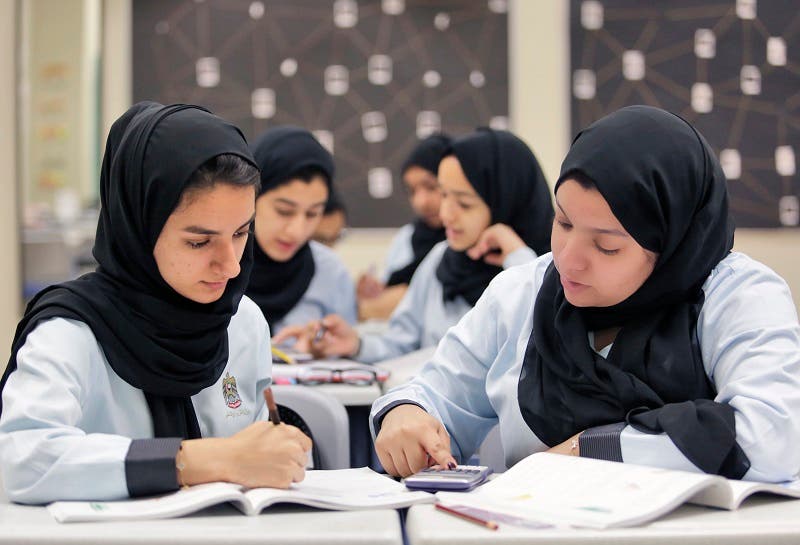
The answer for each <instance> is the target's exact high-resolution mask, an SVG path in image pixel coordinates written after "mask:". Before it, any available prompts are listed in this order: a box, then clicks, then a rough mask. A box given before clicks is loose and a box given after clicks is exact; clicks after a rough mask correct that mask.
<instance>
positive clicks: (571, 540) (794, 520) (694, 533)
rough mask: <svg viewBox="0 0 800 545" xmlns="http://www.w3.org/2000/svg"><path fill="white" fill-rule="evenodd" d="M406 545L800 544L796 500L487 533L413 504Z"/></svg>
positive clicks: (692, 508)
mask: <svg viewBox="0 0 800 545" xmlns="http://www.w3.org/2000/svg"><path fill="white" fill-rule="evenodd" d="M406 532H407V535H408V541H409V544H410V545H469V544H473V543H474V544H478V543H480V544H484V543H495V544H498V545H512V544H513V545H517V544H522V543H526V544H531V543H533V544H535V543H556V544H569V545H578V544H592V545H597V544H599V543H625V544H645V545H661V544H670V545H674V544H680V545H693V544H701V543H702V544H725V545H736V544H742V545H745V544H746V545H752V544H758V545H772V544H787V545H788V544H792V545H796V544H797V543H800V500H792V499H785V498H774V497H767V496H759V497H752V498H749V499H748V500H746V501H745V503H744V504H743V506H742V507H741V508H739V509H738V510H737V511H724V510H717V509H711V508H706V507H698V506H693V505H684V506H682V507H680V508H679V509H678V510H676V511H674V512H672V513H671V514H669V515H667V516H665V517H662V518H660V519H658V520H656V521H654V522H652V523H650V524H647V525H644V526H639V527H633V528H617V529H607V530H583V529H580V530H578V529H575V530H573V529H563V530H553V529H545V530H528V529H525V528H519V527H516V526H511V525H508V524H502V523H501V524H500V529H499V530H497V531H491V530H488V529H485V528H481V527H480V526H477V525H475V524H473V523H471V522H467V521H462V520H460V519H458V518H456V517H454V516H452V515H448V514H446V513H442V512H440V511H436V510H435V509H434V507H433V505H415V506H413V507H412V508H411V509H410V510H409V513H408V517H407V519H406Z"/></svg>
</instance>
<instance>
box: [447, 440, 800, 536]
mask: <svg viewBox="0 0 800 545" xmlns="http://www.w3.org/2000/svg"><path fill="white" fill-rule="evenodd" d="M756 492H770V493H773V494H780V495H783V496H791V497H800V481H792V482H788V483H780V484H769V483H758V482H751V481H735V480H729V479H726V478H724V477H720V476H717V475H708V474H704V473H690V472H686V471H675V470H668V469H659V468H654V467H645V466H637V465H633V464H621V463H617V462H608V461H604V460H594V459H591V458H580V457H574V456H563V455H559V454H550V453H546V452H540V453H537V454H532V455H530V456H528V457H527V458H525V459H524V460H522V461H520V462H518V463H517V464H516V465H514V467H512V468H511V469H509V470H508V471H506V472H505V473H503V474H501V475H499V476H498V477H497V478H495V479H494V480H492V481H491V482H489V483H487V484H485V485H483V486H481V487H480V488H478V489H476V490H475V491H473V492H470V493H467V494H458V493H453V492H438V493H437V494H436V496H437V498H438V500H439V501H440V502H441V503H443V504H445V505H466V506H468V507H474V508H479V509H484V510H488V511H492V512H496V513H503V514H506V515H512V516H517V517H521V518H526V519H528V520H531V521H538V522H541V523H547V524H553V525H563V526H577V527H588V528H607V527H614V526H634V525H637V524H642V523H644V522H648V521H650V520H653V519H655V518H658V517H660V516H662V515H664V514H666V513H668V512H670V511H672V510H673V509H675V508H676V507H678V506H679V505H681V504H682V503H684V502H690V503H697V504H700V505H706V506H710V507H718V508H722V509H737V508H738V507H739V505H740V504H741V503H742V501H743V500H744V499H745V498H747V497H748V496H750V495H751V494H754V493H756Z"/></svg>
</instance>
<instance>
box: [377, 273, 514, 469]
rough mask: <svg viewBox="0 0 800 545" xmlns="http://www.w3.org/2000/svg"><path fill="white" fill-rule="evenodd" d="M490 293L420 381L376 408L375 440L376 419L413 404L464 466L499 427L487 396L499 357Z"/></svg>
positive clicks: (440, 350)
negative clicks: (440, 427) (442, 432)
mask: <svg viewBox="0 0 800 545" xmlns="http://www.w3.org/2000/svg"><path fill="white" fill-rule="evenodd" d="M490 291H491V287H490V288H489V290H487V293H484V295H483V296H482V297H481V298H480V299H479V300H478V302H477V304H476V305H475V307H474V308H473V309H472V310H471V311H469V312H468V313H467V314H466V315H465V316H464V317H463V318H462V319H461V320H460V321H459V322H458V324H457V325H456V326H454V327H453V328H451V329H450V330H449V331H448V332H447V334H446V335H445V336H444V338H443V339H442V341H441V342H440V343H439V346H438V347H437V349H436V352H435V353H434V355H433V357H432V359H431V360H430V361H429V362H428V363H426V364H425V366H424V367H423V368H422V370H421V371H420V374H419V375H418V376H417V377H415V378H414V379H413V380H411V381H410V382H409V383H407V384H405V385H402V386H398V387H397V388H394V389H392V390H390V391H389V393H387V394H386V395H385V396H383V397H381V398H380V399H378V400H377V401H376V402H375V403H374V404H373V406H372V417H371V419H370V425H371V426H372V428H373V429H372V431H373V434H375V433H377V431H378V430H377V429H376V427H375V424H376V419H378V420H379V419H380V417H382V416H383V415H384V414H385V413H386V412H387V411H388V410H389V408H391V407H392V406H396V405H399V404H402V403H413V404H416V405H419V406H420V407H422V408H423V409H424V410H425V411H427V412H428V413H430V414H431V415H432V416H433V417H435V418H437V419H438V420H439V421H441V422H442V423H443V424H444V426H445V428H446V429H447V431H448V433H449V434H450V437H451V449H452V452H453V455H454V456H455V457H456V458H457V459H460V460H461V461H462V462H463V461H465V460H467V459H469V457H470V456H471V455H472V454H473V453H474V452H475V451H476V450H477V449H478V447H479V446H480V444H481V442H482V441H483V439H484V437H485V436H486V434H487V433H488V432H489V430H490V429H491V428H492V427H493V426H494V425H495V424H496V423H497V415H496V413H495V411H494V409H493V407H492V405H491V403H490V401H489V397H488V395H487V392H486V384H487V374H488V372H489V368H490V367H491V365H492V363H493V362H494V360H495V357H496V355H497V352H498V331H497V329H498V326H497V320H495V318H496V317H497V316H498V314H499V309H498V308H496V305H497V304H498V301H497V299H496V297H495V296H494V294H492V293H490ZM512 395H513V394H512Z"/></svg>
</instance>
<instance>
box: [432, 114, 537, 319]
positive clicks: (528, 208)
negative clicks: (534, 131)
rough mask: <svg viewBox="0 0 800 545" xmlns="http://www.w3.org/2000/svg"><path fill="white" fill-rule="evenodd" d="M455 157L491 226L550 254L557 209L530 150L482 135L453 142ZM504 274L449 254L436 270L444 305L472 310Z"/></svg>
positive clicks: (509, 137) (499, 136)
mask: <svg viewBox="0 0 800 545" xmlns="http://www.w3.org/2000/svg"><path fill="white" fill-rule="evenodd" d="M450 154H452V155H455V157H456V158H457V159H458V162H459V163H461V168H462V170H463V171H464V174H465V175H466V177H467V180H468V181H469V183H470V184H471V185H472V187H473V188H474V189H475V191H476V192H477V193H478V195H480V197H481V198H482V199H483V201H484V202H485V203H486V204H487V205H488V206H489V209H490V211H491V215H492V216H491V224H492V225H493V224H495V223H505V224H507V225H509V226H510V227H511V228H512V229H514V231H515V232H516V233H517V235H519V237H520V238H521V239H522V240H523V241H524V242H525V244H527V245H528V246H530V247H531V248H532V249H533V251H535V252H536V254H537V255H542V254H545V253H547V252H549V251H550V230H551V228H552V224H553V204H552V202H551V200H550V189H549V187H548V185H547V180H545V177H544V174H543V173H542V169H541V168H540V167H539V163H538V161H536V157H534V155H533V152H532V151H531V150H530V148H529V147H528V146H527V145H526V144H525V143H524V142H523V141H522V140H520V139H519V138H517V137H516V136H514V135H513V134H511V133H510V132H506V131H496V130H492V129H486V128H482V129H478V130H477V131H475V132H473V133H471V134H468V135H467V136H464V137H462V138H458V139H457V140H455V141H454V142H453V144H452V146H451V149H450V150H449V152H448V153H447V155H450ZM502 270H503V269H502V268H501V267H495V266H494V265H489V264H487V263H485V262H484V261H483V260H477V261H475V260H472V259H470V257H469V256H468V255H467V254H466V253H465V252H457V251H455V250H453V249H452V248H448V249H447V250H446V251H445V253H444V256H443V258H442V261H441V263H440V264H439V267H438V268H437V270H436V278H438V279H439V281H440V282H441V283H442V286H443V288H444V298H445V300H446V301H447V300H452V299H454V298H455V297H456V296H459V295H460V296H462V297H464V299H466V300H467V301H468V302H469V303H470V304H471V305H474V304H475V303H476V302H477V301H478V298H480V296H481V294H482V293H483V292H484V290H485V289H486V286H488V285H489V282H490V281H491V280H492V278H494V277H495V276H496V275H497V274H498V273H499V272H500V271H502Z"/></svg>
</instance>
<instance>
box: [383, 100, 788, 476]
mask: <svg viewBox="0 0 800 545" xmlns="http://www.w3.org/2000/svg"><path fill="white" fill-rule="evenodd" d="M555 198H556V203H557V208H556V217H555V221H554V223H553V227H552V239H551V240H552V247H553V251H552V253H551V254H546V255H543V256H541V257H539V259H537V260H536V261H534V262H532V263H530V264H528V265H525V266H521V267H516V268H514V269H512V270H510V271H507V272H505V273H502V274H500V275H498V276H497V277H496V278H495V280H494V281H493V282H492V284H491V285H490V286H489V288H488V289H487V290H486V293H485V294H484V295H483V297H482V298H481V299H480V300H479V301H478V303H477V304H476V305H475V308H474V309H473V310H472V311H470V312H469V313H468V314H467V315H466V316H464V318H463V319H462V320H461V321H460V322H459V323H458V325H457V326H456V327H454V328H453V329H451V330H450V331H449V332H448V333H447V335H446V336H445V337H444V339H443V340H442V342H441V343H440V344H439V346H438V349H437V351H436V354H435V355H434V356H433V358H432V361H430V362H429V363H428V364H426V366H425V367H424V368H423V370H422V372H421V373H420V375H419V376H418V377H416V378H415V379H414V380H412V381H411V382H410V383H409V384H407V385H404V386H401V387H399V388H397V389H395V390H393V391H391V392H390V393H389V394H387V395H386V396H384V397H382V398H380V399H379V400H378V401H376V402H375V404H374V405H373V409H372V415H371V424H372V425H373V426H374V431H375V432H377V440H376V448H377V452H378V455H379V457H380V460H381V463H382V464H383V467H384V468H386V470H387V471H389V472H390V473H392V474H399V475H408V474H410V473H413V472H415V471H417V470H419V469H420V468H422V467H423V466H425V465H426V464H427V463H429V460H428V455H430V456H431V457H432V458H431V460H432V461H433V462H436V463H440V464H447V463H449V462H452V461H453V457H455V458H456V459H461V460H464V459H466V458H467V457H469V456H470V455H471V454H472V453H473V452H474V451H475V450H476V449H477V448H478V446H479V445H480V444H481V442H482V441H483V438H484V437H485V435H486V433H487V432H488V431H489V429H490V428H492V427H493V426H494V425H495V424H499V428H500V436H501V441H502V448H503V450H504V453H505V457H506V462H507V465H509V466H511V465H512V464H514V463H515V462H516V461H518V460H520V459H522V458H523V457H525V456H527V455H528V454H530V453H532V452H537V451H544V450H550V451H553V452H559V453H563V454H571V455H579V456H589V457H594V458H603V459H607V460H615V461H622V462H630V463H637V464H644V465H653V466H659V467H665V468H672V469H685V470H690V471H704V472H707V473H715V474H721V475H724V476H726V477H730V478H745V479H750V480H758V481H782V480H788V479H792V478H794V477H796V476H797V474H798V470H800V450H798V448H797V445H798V444H800V327H798V320H797V313H796V310H795V308H794V304H793V302H792V298H791V295H790V293H789V289H788V288H787V286H786V283H785V282H784V281H783V280H782V279H781V278H780V277H779V276H778V275H777V274H775V273H774V272H773V271H772V270H770V269H769V268H767V267H766V266H764V265H762V264H761V263H758V262H756V261H754V260H752V259H750V258H749V257H747V256H746V255H743V254H741V253H737V252H732V251H731V248H732V245H733V234H734V229H733V223H732V221H731V218H730V215H729V212H728V194H727V188H726V181H725V177H724V174H723V172H722V169H721V167H720V164H719V162H718V161H717V158H716V157H715V156H714V153H713V151H712V150H711V148H710V147H709V146H708V144H707V143H706V141H705V140H704V139H703V138H702V136H701V135H700V134H699V133H698V132H697V131H696V130H695V129H694V128H693V127H692V126H691V125H690V124H689V123H687V122H686V121H684V120H683V119H681V118H680V117H678V116H676V115H673V114H671V113H668V112H665V111H663V110H659V109H656V108H651V107H645V106H634V107H628V108H624V109H622V110H619V111H617V112H615V113H613V114H611V115H609V116H607V117H605V118H603V119H601V120H599V121H597V122H596V123H594V124H593V125H591V126H590V127H588V128H587V129H585V130H583V131H582V132H580V133H579V134H578V136H577V137H576V138H575V140H574V142H573V144H572V147H571V149H570V151H569V153H568V154H567V157H566V158H565V160H564V162H563V164H562V168H561V176H560V178H559V180H558V182H557V183H556V186H555Z"/></svg>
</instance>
